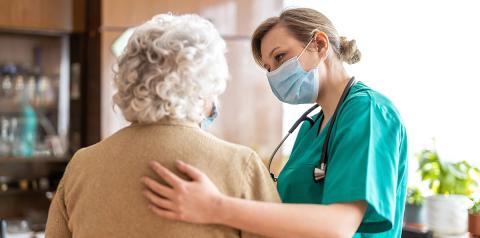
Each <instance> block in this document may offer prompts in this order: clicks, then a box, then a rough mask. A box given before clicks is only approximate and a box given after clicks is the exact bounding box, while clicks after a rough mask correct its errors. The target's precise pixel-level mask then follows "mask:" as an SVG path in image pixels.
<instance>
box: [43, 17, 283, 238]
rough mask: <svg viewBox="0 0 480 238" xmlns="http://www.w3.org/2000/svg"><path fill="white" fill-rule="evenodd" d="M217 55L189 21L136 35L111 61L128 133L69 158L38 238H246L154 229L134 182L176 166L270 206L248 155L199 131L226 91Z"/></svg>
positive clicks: (164, 224)
mask: <svg viewBox="0 0 480 238" xmlns="http://www.w3.org/2000/svg"><path fill="white" fill-rule="evenodd" d="M224 48H225V44H224V42H223V40H221V38H220V36H219V35H218V32H216V31H215V29H214V28H213V26H212V25H211V24H210V23H208V22H207V21H205V20H204V19H201V18H199V17H197V16H191V15H188V16H171V15H160V16H158V17H156V18H154V19H153V20H152V21H150V22H147V23H145V24H144V25H142V26H140V27H139V28H138V29H137V30H136V31H135V33H134V35H133V36H132V37H131V39H130V40H129V43H128V46H127V48H126V50H125V52H124V54H123V55H122V57H121V58H120V60H119V65H118V72H117V73H116V77H115V84H116V86H117V87H118V92H117V94H116V95H115V97H114V101H115V103H116V104H117V105H118V107H119V108H120V109H121V110H122V112H123V114H124V116H125V118H126V119H127V120H129V121H131V122H132V125H131V126H129V127H126V128H124V129H122V130H120V131H119V132H117V133H115V134H114V135H112V136H111V137H109V138H107V139H105V140H103V141H102V142H100V143H98V144H96V145H93V146H90V147H88V148H85V149H82V150H80V151H78V152H77V153H76V154H75V156H74V157H73V159H72V160H71V162H70V164H69V166H68V168H67V170H66V171H65V174H64V177H63V179H62V181H61V183H60V185H59V187H58V190H57V193H56V195H55V197H54V200H53V201H52V205H51V208H50V212H49V218H48V223H47V231H46V236H47V237H53V238H55V237H72V236H74V237H80V238H82V237H199V238H201V237H240V236H242V237H246V236H250V235H249V234H245V233H243V232H241V231H238V230H235V229H232V228H228V227H225V226H217V225H194V224H187V223H182V222H172V221H168V220H162V219H159V218H157V217H155V216H154V214H153V213H152V212H151V210H150V209H149V208H148V205H147V204H148V203H147V201H146V200H145V199H144V198H143V196H142V191H143V190H144V189H145V188H144V187H143V186H142V184H141V182H140V181H141V178H142V177H143V176H145V175H148V176H151V177H154V174H153V172H151V171H150V170H149V168H148V163H149V161H152V160H157V161H159V162H161V163H162V164H163V165H165V166H167V167H168V168H173V167H174V163H175V161H176V160H183V161H185V162H187V163H189V164H192V165H194V166H196V167H198V168H200V169H202V170H203V171H205V172H206V173H207V174H208V176H209V177H210V178H211V179H212V180H213V181H214V182H215V184H216V185H217V186H218V187H219V189H220V190H221V191H222V192H223V193H225V194H227V195H229V196H235V197H242V198H247V199H255V200H264V201H278V196H277V193H276V191H275V188H274V185H273V183H272V182H271V180H270V178H269V175H268V172H267V171H266V169H265V167H264V165H263V164H262V163H261V161H260V159H259V158H258V156H257V155H256V154H255V153H254V152H253V151H252V150H251V149H248V148H246V147H243V146H238V145H234V144H231V143H227V142H224V141H222V140H220V139H217V138H215V137H214V136H212V135H210V134H208V133H206V132H204V131H203V130H202V129H200V128H199V124H201V123H202V121H205V119H206V118H207V117H209V115H210V114H211V110H212V107H211V105H212V103H214V102H215V101H216V98H217V96H218V95H219V94H221V93H222V92H223V91H224V88H225V80H226V78H227V76H228V71H227V69H226V63H225V58H224Z"/></svg>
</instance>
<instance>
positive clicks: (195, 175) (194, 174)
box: [177, 160, 204, 181]
mask: <svg viewBox="0 0 480 238" xmlns="http://www.w3.org/2000/svg"><path fill="white" fill-rule="evenodd" d="M177 168H178V170H180V172H182V173H184V174H186V175H188V176H189V177H190V178H192V179H193V180H194V181H200V180H201V179H202V178H203V176H204V174H203V173H202V171H200V170H199V169H197V168H195V167H193V166H191V165H189V164H186V163H184V162H182V161H180V160H177Z"/></svg>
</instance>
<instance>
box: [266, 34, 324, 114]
mask: <svg viewBox="0 0 480 238" xmlns="http://www.w3.org/2000/svg"><path fill="white" fill-rule="evenodd" d="M312 39H313V38H312ZM310 42H312V41H311V40H310ZM310 42H308V44H307V46H305V48H304V49H303V50H302V52H301V53H300V54H299V55H298V56H296V57H293V58H291V59H289V60H287V61H285V62H284V63H283V64H282V65H280V67H278V68H277V69H276V70H274V71H272V72H268V73H267V78H268V82H269V83H270V87H271V88H272V91H273V94H275V96H276V97H277V98H278V100H280V101H282V102H284V103H288V104H306V103H314V102H315V101H316V100H317V97H318V90H319V73H318V68H313V69H311V70H309V71H305V70H304V69H303V67H302V65H301V64H300V61H298V59H299V58H300V56H302V54H303V52H305V49H307V47H308V45H310Z"/></svg>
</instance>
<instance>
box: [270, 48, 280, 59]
mask: <svg viewBox="0 0 480 238" xmlns="http://www.w3.org/2000/svg"><path fill="white" fill-rule="evenodd" d="M278 48H280V47H278V46H277V47H275V48H273V50H272V51H270V54H268V57H269V58H272V55H273V52H274V51H275V50H276V49H278Z"/></svg>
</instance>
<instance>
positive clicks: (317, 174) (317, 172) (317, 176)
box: [313, 163, 326, 183]
mask: <svg viewBox="0 0 480 238" xmlns="http://www.w3.org/2000/svg"><path fill="white" fill-rule="evenodd" d="M325 175H326V165H325V164H324V163H322V164H321V165H320V167H318V165H317V166H315V168H314V169H313V180H314V181H315V183H318V182H320V181H322V179H324V178H325Z"/></svg>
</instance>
